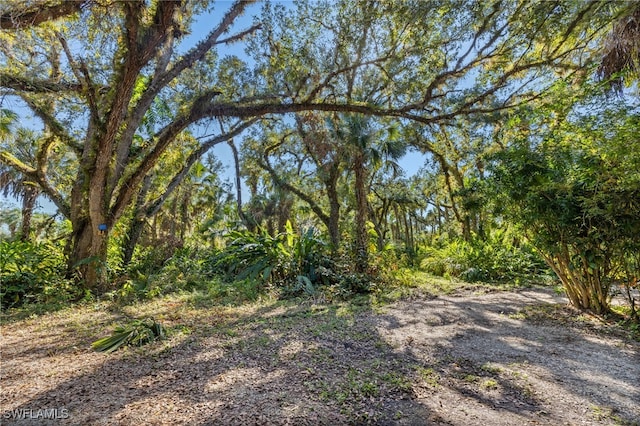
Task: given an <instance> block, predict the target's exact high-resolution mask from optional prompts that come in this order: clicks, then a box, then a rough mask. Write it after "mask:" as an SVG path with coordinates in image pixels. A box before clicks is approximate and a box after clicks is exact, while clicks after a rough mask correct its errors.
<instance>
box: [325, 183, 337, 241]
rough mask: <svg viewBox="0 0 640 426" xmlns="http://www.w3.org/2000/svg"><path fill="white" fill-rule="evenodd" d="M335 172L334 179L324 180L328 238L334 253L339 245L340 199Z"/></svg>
mask: <svg viewBox="0 0 640 426" xmlns="http://www.w3.org/2000/svg"><path fill="white" fill-rule="evenodd" d="M336 183H337V173H336V178H335V179H329V180H328V181H327V182H325V185H326V188H327V197H328V198H329V223H328V225H329V226H328V230H329V239H330V240H331V251H332V252H333V253H336V252H337V250H338V248H339V247H340V200H339V199H338V190H337V188H336Z"/></svg>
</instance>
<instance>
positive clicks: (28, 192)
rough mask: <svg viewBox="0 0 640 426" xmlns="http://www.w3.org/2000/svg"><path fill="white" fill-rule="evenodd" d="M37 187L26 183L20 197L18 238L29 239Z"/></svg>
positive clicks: (37, 192)
mask: <svg viewBox="0 0 640 426" xmlns="http://www.w3.org/2000/svg"><path fill="white" fill-rule="evenodd" d="M39 193H40V191H38V189H37V188H35V187H33V186H30V185H27V186H26V187H25V191H24V194H23V198H22V223H21V225H20V239H21V240H22V241H29V240H30V235H31V218H32V217H33V209H34V208H35V206H36V200H37V198H38V194H39Z"/></svg>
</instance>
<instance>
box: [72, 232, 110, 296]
mask: <svg viewBox="0 0 640 426" xmlns="http://www.w3.org/2000/svg"><path fill="white" fill-rule="evenodd" d="M73 225H74V229H73V236H72V239H73V240H72V246H73V248H72V251H71V255H70V257H69V263H68V268H69V272H70V273H71V274H72V275H74V276H76V277H78V278H79V279H80V281H81V282H82V283H83V286H84V288H85V289H88V290H91V291H93V292H95V293H97V294H101V293H104V292H105V291H107V290H108V282H107V241H108V231H101V230H99V229H98V225H96V226H91V224H90V222H89V221H87V220H83V221H81V222H79V223H78V222H76V223H75V224H73ZM77 274H78V275H77Z"/></svg>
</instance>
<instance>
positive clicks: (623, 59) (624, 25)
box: [598, 3, 640, 91]
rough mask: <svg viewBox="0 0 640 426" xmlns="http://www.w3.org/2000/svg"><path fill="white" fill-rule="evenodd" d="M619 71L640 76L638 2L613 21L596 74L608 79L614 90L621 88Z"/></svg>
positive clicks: (636, 77) (639, 14) (639, 7)
mask: <svg viewBox="0 0 640 426" xmlns="http://www.w3.org/2000/svg"><path fill="white" fill-rule="evenodd" d="M621 73H628V75H629V76H630V77H631V78H632V79H633V78H635V79H638V78H639V77H640V4H639V3H635V4H634V5H633V6H632V7H631V9H630V10H629V11H628V13H627V14H624V15H623V16H622V17H621V18H619V19H618V20H617V22H615V23H614V25H613V29H612V30H611V33H610V34H609V37H608V38H607V40H606V42H605V45H604V56H603V58H602V61H601V62H600V67H599V68H598V74H599V75H600V77H602V78H603V79H605V80H609V81H610V82H611V83H610V84H611V87H612V88H613V89H615V90H618V91H619V90H621V89H622V83H623V81H622V78H621V77H620V74H621Z"/></svg>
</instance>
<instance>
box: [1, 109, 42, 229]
mask: <svg viewBox="0 0 640 426" xmlns="http://www.w3.org/2000/svg"><path fill="white" fill-rule="evenodd" d="M17 119H18V115H17V114H16V113H15V112H13V111H11V110H9V109H4V108H0V140H1V141H2V142H3V143H11V142H12V141H11V139H12V138H13V139H14V140H13V142H14V143H13V145H15V147H14V148H15V149H14V152H15V153H16V156H17V157H30V156H31V155H30V154H29V152H28V148H29V147H30V146H32V144H31V143H28V142H32V141H33V140H34V134H33V132H31V131H29V130H25V129H18V130H17V131H14V126H15V123H16V122H17ZM25 149H27V150H25ZM0 194H2V195H3V196H4V197H12V198H17V199H19V200H22V221H21V225H20V239H22V240H23V241H27V240H28V239H29V235H30V234H31V218H32V217H33V210H34V209H35V205H36V200H37V199H38V196H39V195H40V189H39V187H38V186H37V184H36V183H35V182H31V181H30V180H29V179H28V178H27V177H26V176H24V175H23V174H22V173H20V172H18V171H16V170H15V169H13V168H10V167H6V166H3V165H2V164H0Z"/></svg>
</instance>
